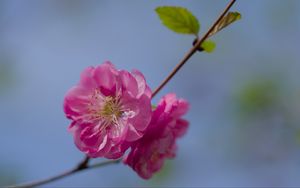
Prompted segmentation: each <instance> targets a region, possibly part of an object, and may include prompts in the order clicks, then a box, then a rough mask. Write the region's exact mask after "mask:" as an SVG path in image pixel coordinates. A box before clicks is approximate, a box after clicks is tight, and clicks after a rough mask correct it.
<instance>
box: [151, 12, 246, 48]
mask: <svg viewBox="0 0 300 188" xmlns="http://www.w3.org/2000/svg"><path fill="white" fill-rule="evenodd" d="M155 10H156V12H157V14H158V16H159V18H160V19H161V21H162V23H163V24H164V25H165V26H166V27H167V28H169V29H170V30H172V31H174V32H176V33H179V34H188V35H195V36H196V38H197V39H198V34H199V31H200V23H199V21H198V19H197V18H196V17H195V16H194V15H193V14H192V13H191V12H190V11H189V10H187V9H186V8H183V7H176V6H162V7H157V8H156V9H155ZM239 19H241V14H240V13H238V12H229V13H227V14H226V16H224V17H223V18H222V20H221V21H220V22H219V24H218V25H217V26H216V27H215V28H214V30H213V31H212V32H211V33H210V34H209V37H211V36H212V35H214V34H216V33H217V32H219V31H221V30H222V29H224V28H225V27H227V26H228V25H230V24H231V23H233V22H235V21H236V20H239ZM215 47H216V44H215V42H213V41H211V40H205V41H204V42H203V43H202V44H201V47H200V49H199V50H200V51H203V50H204V51H205V52H208V53H210V52H213V51H214V49H215Z"/></svg>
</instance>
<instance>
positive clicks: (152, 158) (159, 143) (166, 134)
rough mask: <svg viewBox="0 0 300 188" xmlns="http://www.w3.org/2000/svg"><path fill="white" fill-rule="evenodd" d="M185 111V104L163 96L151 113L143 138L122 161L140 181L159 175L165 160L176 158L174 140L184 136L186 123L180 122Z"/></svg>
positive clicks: (171, 97) (174, 97)
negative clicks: (154, 174) (134, 172)
mask: <svg viewBox="0 0 300 188" xmlns="http://www.w3.org/2000/svg"><path fill="white" fill-rule="evenodd" d="M187 110H188V103H187V101H185V100H183V99H177V98H176V95H175V94H167V95H166V96H164V97H163V98H162V99H161V100H160V102H159V104H158V106H157V108H156V109H155V110H154V112H153V115H152V120H151V123H150V125H149V127H148V128H147V131H146V133H145V135H144V137H143V138H141V139H140V140H138V141H137V142H136V143H135V144H134V145H133V146H132V147H131V151H130V153H129V154H128V156H127V157H126V158H125V159H124V160H123V162H124V163H125V164H128V165H129V166H130V167H131V168H132V169H133V170H135V171H136V172H137V173H138V174H139V175H140V176H141V177H142V178H144V179H149V178H151V177H152V175H153V173H155V172H157V171H159V170H160V169H161V167H162V166H163V164H164V161H165V159H171V158H173V157H175V154H176V147H177V146H176V139H177V138H178V137H181V136H183V135H184V134H185V132H186V130H187V128H188V124H189V123H188V122H187V121H186V120H184V119H181V116H183V115H184V114H185V113H186V112H187Z"/></svg>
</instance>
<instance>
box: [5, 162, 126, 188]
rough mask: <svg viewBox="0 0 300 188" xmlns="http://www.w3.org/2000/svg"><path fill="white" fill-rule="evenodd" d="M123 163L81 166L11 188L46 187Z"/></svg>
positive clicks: (11, 187) (10, 187)
mask: <svg viewBox="0 0 300 188" xmlns="http://www.w3.org/2000/svg"><path fill="white" fill-rule="evenodd" d="M85 160H87V157H86V158H85ZM120 161H121V159H118V160H111V161H105V162H101V163H97V164H93V165H86V166H85V167H82V166H81V165H80V164H79V165H78V166H77V167H76V168H73V169H70V170H67V171H65V172H63V173H61V174H58V175H55V176H52V177H49V178H46V179H43V180H38V181H34V182H29V183H24V184H20V185H14V186H9V188H29V187H36V186H40V185H44V184H47V183H50V182H53V181H56V180H59V179H62V178H65V177H68V176H71V175H73V174H75V173H78V172H81V171H85V170H88V169H93V168H98V167H103V166H107V165H110V164H117V163H119V162H120Z"/></svg>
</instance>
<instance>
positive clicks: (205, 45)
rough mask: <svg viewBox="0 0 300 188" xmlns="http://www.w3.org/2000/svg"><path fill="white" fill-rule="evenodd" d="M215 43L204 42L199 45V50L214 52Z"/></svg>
mask: <svg viewBox="0 0 300 188" xmlns="http://www.w3.org/2000/svg"><path fill="white" fill-rule="evenodd" d="M215 48H216V43H215V42H214V41H211V40H206V41H204V42H203V43H202V44H201V50H204V51H205V52H207V53H211V52H213V51H214V50H215Z"/></svg>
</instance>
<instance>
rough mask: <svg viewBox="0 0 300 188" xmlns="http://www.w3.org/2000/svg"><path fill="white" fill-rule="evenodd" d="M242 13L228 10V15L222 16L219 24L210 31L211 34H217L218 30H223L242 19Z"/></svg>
mask: <svg viewBox="0 0 300 188" xmlns="http://www.w3.org/2000/svg"><path fill="white" fill-rule="evenodd" d="M241 18H242V15H241V14H240V13H238V12H228V13H227V14H226V16H224V17H223V18H222V20H221V21H220V22H219V24H218V25H216V27H215V28H214V30H213V31H212V32H210V34H209V36H212V35H214V34H216V33H217V32H219V31H221V30H222V29H224V28H225V27H227V26H228V25H230V24H232V23H233V22H235V21H237V20H240V19H241Z"/></svg>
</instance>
